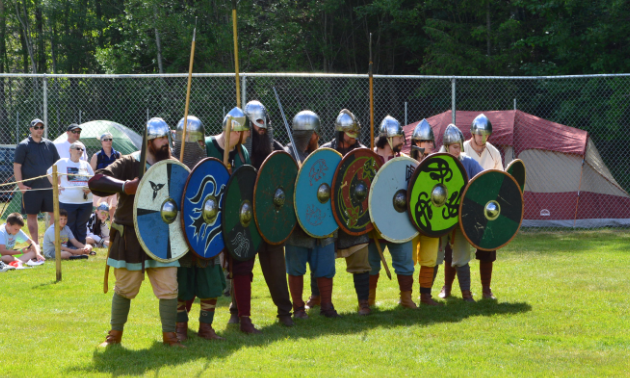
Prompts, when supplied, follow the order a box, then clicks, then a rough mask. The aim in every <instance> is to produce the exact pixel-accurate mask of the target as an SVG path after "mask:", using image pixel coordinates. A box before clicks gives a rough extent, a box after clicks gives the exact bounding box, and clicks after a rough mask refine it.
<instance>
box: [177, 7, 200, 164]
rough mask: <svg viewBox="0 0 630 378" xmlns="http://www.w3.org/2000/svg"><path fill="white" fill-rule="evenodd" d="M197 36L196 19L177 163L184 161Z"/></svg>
mask: <svg viewBox="0 0 630 378" xmlns="http://www.w3.org/2000/svg"><path fill="white" fill-rule="evenodd" d="M196 35H197V17H195V28H194V29H193V39H192V46H191V47H190V65H189V66H188V89H186V107H185V108H184V132H183V133H182V146H181V151H180V152H179V161H184V146H185V145H186V131H187V130H188V105H190V86H191V84H192V71H193V62H194V60H195V36H196Z"/></svg>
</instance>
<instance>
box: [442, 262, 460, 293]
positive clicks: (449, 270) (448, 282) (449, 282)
mask: <svg viewBox="0 0 630 378" xmlns="http://www.w3.org/2000/svg"><path fill="white" fill-rule="evenodd" d="M456 274H457V269H455V268H453V267H452V266H451V264H447V263H444V286H443V287H442V291H440V295H439V297H440V298H442V299H446V298H448V297H450V296H451V288H452V287H453V281H455V275H456Z"/></svg>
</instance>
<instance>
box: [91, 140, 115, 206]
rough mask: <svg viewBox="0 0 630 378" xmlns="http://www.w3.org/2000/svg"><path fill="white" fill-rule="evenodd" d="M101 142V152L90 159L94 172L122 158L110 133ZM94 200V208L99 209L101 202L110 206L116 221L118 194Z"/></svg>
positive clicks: (95, 196)
mask: <svg viewBox="0 0 630 378" xmlns="http://www.w3.org/2000/svg"><path fill="white" fill-rule="evenodd" d="M99 140H100V141H101V150H100V151H99V152H97V153H95V154H94V155H92V159H90V166H91V167H92V169H93V170H94V171H96V170H97V169H101V168H106V167H108V166H109V165H110V164H112V163H113V162H115V161H116V159H120V156H121V155H120V152H118V151H116V150H115V149H114V136H113V135H112V134H111V133H110V132H109V131H106V132H104V133H103V134H101V137H100V138H99ZM93 198H94V201H93V205H94V207H98V206H99V204H100V203H101V202H106V203H107V205H108V206H109V210H108V211H109V217H110V218H111V219H114V214H115V213H116V207H118V194H112V195H111V196H107V197H99V196H97V195H94V196H93Z"/></svg>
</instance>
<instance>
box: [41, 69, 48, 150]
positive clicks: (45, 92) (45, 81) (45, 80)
mask: <svg viewBox="0 0 630 378" xmlns="http://www.w3.org/2000/svg"><path fill="white" fill-rule="evenodd" d="M42 87H43V96H44V138H46V139H48V128H49V126H48V78H47V77H46V75H45V74H44V78H43V79H42Z"/></svg>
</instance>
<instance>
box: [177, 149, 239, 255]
mask: <svg viewBox="0 0 630 378" xmlns="http://www.w3.org/2000/svg"><path fill="white" fill-rule="evenodd" d="M208 160H216V161H217V162H219V163H221V165H222V166H223V168H225V171H226V172H228V176H229V175H230V171H228V170H227V168H226V167H225V165H224V164H223V162H222V161H221V160H219V159H217V158H213V157H207V158H203V159H201V160H199V162H198V163H197V164H195V166H194V167H193V168H192V169H191V170H190V173H189V174H188V179H187V180H186V184H184V191H183V192H182V199H181V204H182V206H181V207H182V208H183V207H184V201H185V198H186V190H187V189H188V183H189V182H190V178H191V176H192V173H193V172H194V171H195V169H197V167H198V166H199V165H201V163H205V162H206V161H208ZM182 164H183V163H182ZM184 165H185V164H184ZM226 186H227V184H226ZM182 210H183V209H182ZM180 221H181V225H182V232H183V233H184V240H185V241H186V245H188V249H189V250H190V251H191V252H192V253H194V254H195V256H196V257H197V258H199V259H201V260H212V259H214V258H216V257H217V256H219V254H221V252H223V250H221V251H219V253H217V254H216V255H214V256H212V257H203V256H200V255H199V254H198V253H197V251H195V250H194V248H192V247H191V246H190V241H189V240H188V234H186V224H184V217H180ZM221 223H223V222H221ZM221 233H223V226H221ZM223 249H225V247H224V248H223Z"/></svg>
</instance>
